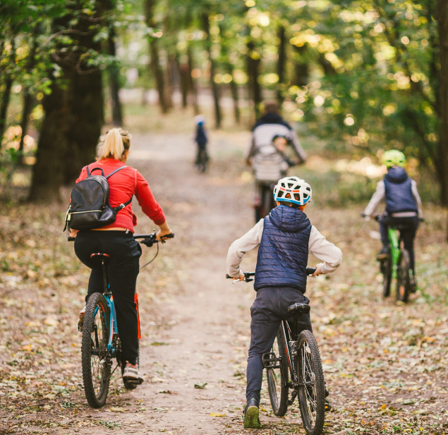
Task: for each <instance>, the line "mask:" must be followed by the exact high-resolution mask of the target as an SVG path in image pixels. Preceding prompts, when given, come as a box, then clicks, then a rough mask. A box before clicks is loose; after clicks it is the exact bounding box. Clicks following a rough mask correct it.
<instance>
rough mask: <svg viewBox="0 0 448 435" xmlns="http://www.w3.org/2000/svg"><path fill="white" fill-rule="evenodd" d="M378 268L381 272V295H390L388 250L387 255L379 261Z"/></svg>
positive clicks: (390, 275)
mask: <svg viewBox="0 0 448 435" xmlns="http://www.w3.org/2000/svg"><path fill="white" fill-rule="evenodd" d="M380 270H381V273H382V274H383V297H384V298H388V297H389V296H390V286H391V283H392V261H391V255H390V252H389V256H388V257H387V258H386V259H385V260H382V261H381V263H380Z"/></svg>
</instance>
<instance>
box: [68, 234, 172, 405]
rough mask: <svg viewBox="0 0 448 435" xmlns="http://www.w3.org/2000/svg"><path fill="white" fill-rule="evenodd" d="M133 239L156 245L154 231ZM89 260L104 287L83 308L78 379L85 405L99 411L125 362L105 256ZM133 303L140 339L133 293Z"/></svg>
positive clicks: (126, 383)
mask: <svg viewBox="0 0 448 435" xmlns="http://www.w3.org/2000/svg"><path fill="white" fill-rule="evenodd" d="M173 237H174V234H168V235H165V236H163V239H170V238H173ZM134 239H142V240H141V241H140V243H142V244H144V245H146V246H148V247H151V246H153V245H154V244H155V243H158V240H157V239H156V233H155V232H154V233H152V234H139V235H134ZM72 240H74V238H69V241H72ZM158 252H159V248H158V245H157V253H156V255H155V256H154V258H153V259H152V260H151V261H150V262H149V263H151V262H152V261H153V260H154V259H155V258H156V257H157V255H158ZM91 258H92V259H93V261H97V262H98V265H100V266H101V267H102V270H103V286H104V288H103V292H102V293H93V294H92V295H90V297H89V300H88V301H87V305H86V311H85V314H84V321H83V326H82V344H81V356H82V377H83V381H84V392H85V395H86V399H87V402H88V404H89V405H90V406H91V407H92V408H101V407H102V406H104V404H105V403H106V399H107V394H108V391H109V382H110V379H111V377H112V375H113V374H114V372H115V370H116V369H117V368H118V367H120V368H121V370H122V371H123V370H124V365H125V361H123V360H122V352H121V341H120V336H119V332H118V325H117V315H116V311H115V302H114V298H113V296H112V292H111V290H110V284H109V282H108V278H107V263H108V260H109V255H108V254H106V253H101V252H99V253H94V254H92V255H91ZM149 263H147V264H149ZM147 264H145V266H146V265H147ZM145 266H143V267H145ZM135 302H136V305H137V320H138V338H139V339H140V338H141V333H140V318H139V314H138V293H137V292H136V293H135ZM114 359H116V362H117V364H116V366H115V368H114V369H113V370H112V366H113V360H114ZM137 363H138V361H137ZM142 382H143V379H135V380H133V379H127V380H124V386H125V388H126V389H128V390H133V389H135V388H137V385H139V384H141V383H142Z"/></svg>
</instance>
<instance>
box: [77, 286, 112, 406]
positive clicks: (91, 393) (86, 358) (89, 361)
mask: <svg viewBox="0 0 448 435" xmlns="http://www.w3.org/2000/svg"><path fill="white" fill-rule="evenodd" d="M97 307H98V310H96V308H97ZM106 319H107V320H106ZM108 320H109V307H108V305H107V303H106V299H105V298H104V296H103V295H102V294H101V293H94V294H92V295H91V296H90V297H89V301H88V302H87V306H86V313H85V315H84V323H83V333H82V345H81V355H82V378H83V381H84V392H85V395H86V399H87V403H88V404H89V406H91V407H92V408H101V407H103V406H104V404H105V403H106V399H107V394H108V391H109V381H110V367H111V366H110V364H108V361H106V355H107V343H108V336H109V330H108V328H107V326H106V325H107V323H106V322H108ZM96 322H98V323H96ZM98 325H101V331H99V333H98V329H99V328H98ZM95 327H96V330H95ZM92 335H93V336H94V339H92ZM94 341H96V343H95V342H94ZM93 346H98V347H97V349H98V350H97V351H94V352H92V350H93ZM95 353H97V355H95ZM96 360H98V361H96ZM101 361H103V363H101ZM95 365H96V367H94V366H95ZM101 366H102V367H101ZM95 369H97V370H95ZM92 370H95V371H98V375H95V376H94V375H93V374H92ZM95 378H96V379H95Z"/></svg>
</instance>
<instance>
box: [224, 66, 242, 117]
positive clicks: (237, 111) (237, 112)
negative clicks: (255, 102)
mask: <svg viewBox="0 0 448 435" xmlns="http://www.w3.org/2000/svg"><path fill="white" fill-rule="evenodd" d="M226 69H227V74H230V75H231V76H232V81H231V82H230V93H231V94H232V100H233V114H234V116H235V123H236V124H239V123H240V121H241V114H240V106H239V98H238V84H237V83H236V82H235V80H234V79H233V65H232V64H231V63H230V62H228V63H227V65H226Z"/></svg>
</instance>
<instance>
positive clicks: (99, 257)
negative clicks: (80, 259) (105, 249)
mask: <svg viewBox="0 0 448 435" xmlns="http://www.w3.org/2000/svg"><path fill="white" fill-rule="evenodd" d="M109 258H110V255H109V254H104V253H102V252H95V253H93V254H91V255H90V260H91V261H93V262H95V263H97V264H98V266H101V264H102V260H103V259H104V263H107V262H108V260H109Z"/></svg>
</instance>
